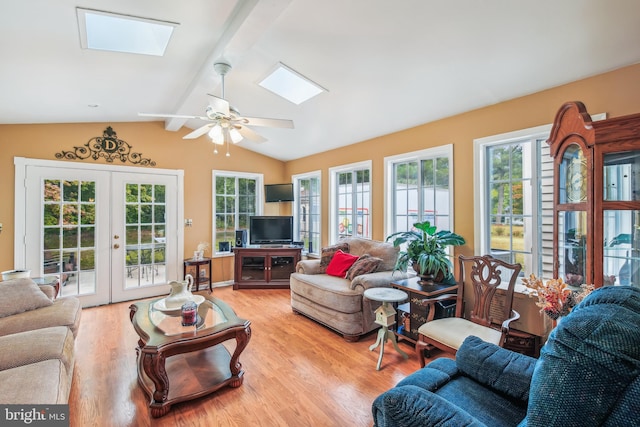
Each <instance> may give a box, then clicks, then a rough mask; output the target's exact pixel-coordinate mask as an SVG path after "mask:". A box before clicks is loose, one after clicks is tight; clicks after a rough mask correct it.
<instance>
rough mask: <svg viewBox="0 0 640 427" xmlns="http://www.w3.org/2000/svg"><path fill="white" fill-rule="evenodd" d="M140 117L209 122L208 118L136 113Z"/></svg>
mask: <svg viewBox="0 0 640 427" xmlns="http://www.w3.org/2000/svg"><path fill="white" fill-rule="evenodd" d="M138 115H139V116H140V117H164V118H169V119H200V120H209V117H205V116H183V115H180V114H156V113H138Z"/></svg>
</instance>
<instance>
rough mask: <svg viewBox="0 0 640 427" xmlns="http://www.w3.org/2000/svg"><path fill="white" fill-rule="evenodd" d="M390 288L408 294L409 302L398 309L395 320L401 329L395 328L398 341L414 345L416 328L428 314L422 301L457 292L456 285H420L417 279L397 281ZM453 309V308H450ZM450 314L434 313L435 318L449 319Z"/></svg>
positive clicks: (416, 334) (416, 337)
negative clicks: (398, 313)
mask: <svg viewBox="0 0 640 427" xmlns="http://www.w3.org/2000/svg"><path fill="white" fill-rule="evenodd" d="M391 287H392V288H396V289H399V290H401V291H404V292H406V293H407V294H409V302H407V303H406V304H403V305H402V306H400V307H398V311H399V312H400V317H401V318H402V319H396V321H397V322H398V325H402V326H403V328H402V329H401V330H400V328H396V329H397V331H396V333H397V334H398V338H399V339H403V340H406V341H409V342H411V343H412V344H415V343H416V341H417V340H418V328H419V327H420V326H422V325H423V324H424V323H426V321H427V316H428V315H429V313H428V312H427V311H428V309H427V307H425V306H424V305H422V301H423V300H425V299H429V298H434V297H437V296H439V295H443V294H456V293H457V291H458V284H457V283H438V284H424V285H423V284H420V279H419V278H418V277H411V278H409V279H403V280H398V281H395V282H392V283H391ZM452 308H453V307H452ZM449 314H450V313H438V312H437V311H436V315H439V317H438V316H436V317H435V318H440V317H450V316H449Z"/></svg>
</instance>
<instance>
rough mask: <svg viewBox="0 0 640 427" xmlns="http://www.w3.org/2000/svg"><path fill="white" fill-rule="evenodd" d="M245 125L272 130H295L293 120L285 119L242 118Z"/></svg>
mask: <svg viewBox="0 0 640 427" xmlns="http://www.w3.org/2000/svg"><path fill="white" fill-rule="evenodd" d="M241 119H242V120H243V121H245V120H247V121H245V122H244V124H246V125H249V126H266V127H272V128H287V129H293V120H285V119H263V118H260V117H242V118H241Z"/></svg>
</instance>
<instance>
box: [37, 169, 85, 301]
mask: <svg viewBox="0 0 640 427" xmlns="http://www.w3.org/2000/svg"><path fill="white" fill-rule="evenodd" d="M42 188H43V194H42V201H43V212H42V227H41V228H42V232H43V238H42V266H41V271H42V273H43V276H44V277H52V276H56V277H59V278H60V285H61V287H60V294H59V295H60V296H69V295H73V296H79V295H89V294H93V293H95V291H96V277H95V274H96V273H95V267H96V259H95V254H96V251H95V244H96V197H95V194H96V182H95V181H84V180H64V179H45V180H44V183H43V186H42Z"/></svg>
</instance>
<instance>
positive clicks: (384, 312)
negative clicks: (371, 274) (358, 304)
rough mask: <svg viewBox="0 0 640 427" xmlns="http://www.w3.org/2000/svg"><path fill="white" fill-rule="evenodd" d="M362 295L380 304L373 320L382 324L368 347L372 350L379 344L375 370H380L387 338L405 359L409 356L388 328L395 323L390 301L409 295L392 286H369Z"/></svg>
mask: <svg viewBox="0 0 640 427" xmlns="http://www.w3.org/2000/svg"><path fill="white" fill-rule="evenodd" d="M364 297H365V298H368V299H370V300H373V301H380V302H382V305H381V306H380V307H378V308H377V309H376V320H375V322H376V323H377V324H378V325H380V326H382V328H380V330H379V331H378V338H377V339H376V342H375V344H373V345H372V346H371V347H369V351H373V350H374V349H375V348H377V347H378V346H380V356H378V366H376V370H377V371H379V370H380V364H381V363H382V355H383V354H384V344H385V343H386V342H387V339H390V340H391V343H392V344H393V348H395V349H396V351H397V352H398V353H400V355H401V356H402V357H404V358H405V359H408V358H409V356H408V355H407V353H405V352H404V351H402V350H400V347H398V341H396V335H395V333H394V332H393V330H389V326H393V325H394V324H395V323H396V319H395V317H396V311H395V309H394V308H393V305H392V303H397V302H401V301H404V300H406V299H407V298H408V297H409V296H408V295H407V293H406V292H403V291H401V290H398V289H393V288H369V289H366V290H365V291H364Z"/></svg>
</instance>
